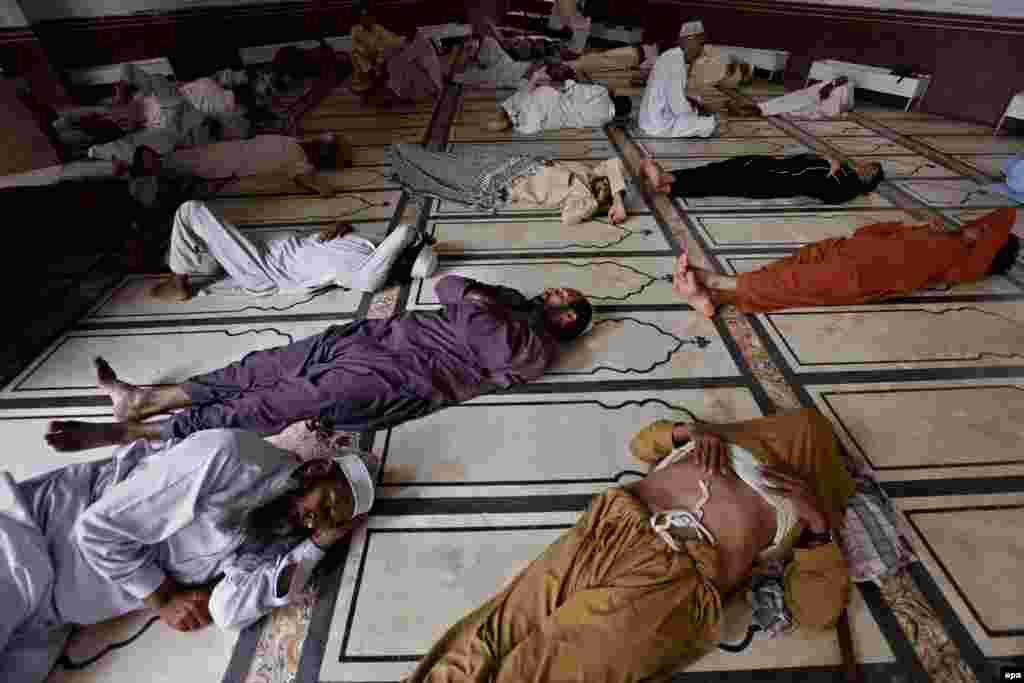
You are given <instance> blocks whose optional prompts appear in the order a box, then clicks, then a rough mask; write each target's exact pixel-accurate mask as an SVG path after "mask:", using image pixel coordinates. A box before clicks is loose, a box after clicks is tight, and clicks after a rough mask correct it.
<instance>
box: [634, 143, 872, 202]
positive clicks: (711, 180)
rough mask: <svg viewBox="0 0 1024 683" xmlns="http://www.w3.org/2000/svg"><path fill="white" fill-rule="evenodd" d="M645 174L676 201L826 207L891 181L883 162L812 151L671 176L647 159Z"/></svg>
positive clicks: (747, 158)
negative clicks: (810, 202) (789, 200)
mask: <svg viewBox="0 0 1024 683" xmlns="http://www.w3.org/2000/svg"><path fill="white" fill-rule="evenodd" d="M640 171H641V173H642V175H643V177H644V181H645V182H646V184H647V186H648V187H649V188H651V189H653V190H654V191H655V192H658V193H660V194H668V195H670V196H672V197H750V198H753V199H777V198H782V197H813V198H814V199H817V200H819V201H822V202H825V203H826V204H843V203H845V202H848V201H850V200H852V199H855V198H856V197H859V196H860V195H862V194H868V193H871V192H874V191H875V189H876V188H877V187H878V185H879V183H881V182H882V181H883V180H884V179H885V173H884V172H883V171H882V165H881V164H879V163H878V162H863V163H862V162H855V163H852V164H848V163H842V162H840V161H838V160H836V159H829V158H827V157H823V156H819V155H817V154H812V153H807V154H796V155H793V156H789V157H784V158H778V157H773V156H767V155H759V154H750V155H746V156H740V157H733V158H731V159H726V160H725V161H714V162H711V163H709V164H704V165H703V166H696V167H694V168H685V169H677V170H675V171H671V172H668V171H665V170H664V169H663V168H662V167H661V166H660V165H659V164H658V163H657V162H656V161H654V160H653V159H645V160H644V162H643V163H642V164H641V166H640Z"/></svg>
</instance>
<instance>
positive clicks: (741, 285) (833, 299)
mask: <svg viewBox="0 0 1024 683" xmlns="http://www.w3.org/2000/svg"><path fill="white" fill-rule="evenodd" d="M1015 218H1016V210H1015V209H1012V208H1005V209H998V210H996V211H993V212H992V213H989V214H987V215H985V216H982V217H981V218H979V219H977V220H975V221H972V222H970V223H968V224H966V225H965V226H964V228H969V227H973V228H977V229H979V230H980V231H981V233H982V234H981V237H980V239H979V240H978V241H977V242H976V243H974V244H973V245H968V244H966V243H965V242H964V241H963V240H962V239H961V237H960V235H959V234H957V233H948V234H936V233H935V232H934V231H932V230H931V229H930V228H929V226H926V225H918V226H912V225H904V224H903V223H875V224H872V225H866V226H864V227H863V228H860V229H859V230H857V232H855V233H854V234H853V236H852V237H849V238H837V239H827V240H823V241H821V242H815V243H813V244H808V245H807V246H805V247H803V248H802V249H800V250H799V251H797V252H796V253H794V254H792V255H791V256H788V257H787V258H784V259H782V260H780V261H776V262H774V263H771V264H769V265H767V266H765V267H764V268H761V269H759V270H755V271H753V272H750V273H741V274H740V275H738V276H737V278H736V282H737V288H736V290H735V291H727V290H714V296H715V299H716V301H718V302H719V303H723V304H730V303H731V304H735V305H736V306H738V307H739V308H740V310H742V311H744V312H745V313H760V312H764V311H774V310H778V309H780V308H792V307H796V306H839V305H844V304H857V303H863V302H865V301H870V300H873V299H878V298H881V297H886V296H893V295H897V294H906V293H908V292H912V291H913V290H915V289H920V288H921V287H924V286H925V285H927V284H928V283H929V282H951V283H959V282H971V281H974V280H980V279H981V278H983V277H985V275H986V273H987V272H988V269H989V267H990V266H991V264H992V259H993V258H994V257H995V255H996V253H997V252H998V251H999V249H1000V248H1001V247H1002V246H1003V244H1005V243H1006V240H1007V237H1008V236H1009V234H1010V228H1012V227H1013V223H1014V220H1015Z"/></svg>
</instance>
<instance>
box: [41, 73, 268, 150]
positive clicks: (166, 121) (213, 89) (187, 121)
mask: <svg viewBox="0 0 1024 683" xmlns="http://www.w3.org/2000/svg"><path fill="white" fill-rule="evenodd" d="M133 90H134V91H136V92H135V94H134V95H132V94H131V93H132V91H133ZM97 111H99V110H98V109H97V108H95V107H85V108H79V109H76V110H73V111H66V112H63V113H62V116H61V118H60V119H58V120H57V121H55V122H54V126H55V127H60V126H62V125H67V124H69V123H70V122H71V121H73V120H74V119H75V118H76V117H81V116H93V115H96V113H97ZM107 116H110V117H113V118H114V119H116V120H117V121H118V123H119V125H121V127H122V128H124V129H125V130H126V131H136V132H130V133H129V134H128V135H126V136H125V137H123V138H120V139H118V140H115V141H113V142H108V143H104V144H100V145H93V146H92V147H90V148H89V150H88V156H89V158H90V159H103V160H108V161H110V160H114V159H118V160H120V161H124V162H130V161H131V159H132V156H133V155H134V154H135V150H136V149H137V148H138V147H141V146H143V145H145V146H147V147H151V148H152V149H155V150H156V151H157V152H158V153H160V154H166V153H168V152H170V151H171V150H173V149H176V148H178V147H192V146H195V145H202V144H207V143H209V142H213V141H215V140H221V139H237V138H244V137H247V136H248V135H249V129H250V125H249V122H248V120H247V119H246V118H245V112H244V111H243V110H242V109H241V108H240V107H239V106H238V103H237V102H236V101H235V96H234V94H233V93H231V92H230V91H229V90H227V89H225V88H223V87H221V86H220V84H219V83H217V81H215V80H214V79H212V78H201V79H198V80H196V81H191V82H188V83H182V84H176V83H175V82H174V81H172V80H171V79H169V78H167V77H165V76H162V75H160V74H150V73H147V72H146V71H144V70H143V69H142V68H140V67H138V66H136V65H134V64H126V65H125V66H124V75H123V80H122V81H121V82H120V83H119V86H118V95H117V96H116V98H115V104H114V106H113V107H111V108H109V112H108V113H107Z"/></svg>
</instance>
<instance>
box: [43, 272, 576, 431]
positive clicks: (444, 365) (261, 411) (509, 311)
mask: <svg viewBox="0 0 1024 683" xmlns="http://www.w3.org/2000/svg"><path fill="white" fill-rule="evenodd" d="M435 289H436V292H437V297H438V300H439V301H440V303H441V304H442V307H441V309H439V310H437V311H413V312H407V313H402V314H399V315H396V316H392V317H390V318H385V319H379V320H359V321H356V322H353V323H349V324H347V325H335V326H332V327H329V328H328V329H327V330H326V331H324V332H322V333H321V334H319V335H316V336H313V337H309V338H307V339H303V340H300V341H297V342H295V343H293V344H289V345H287V346H281V347H278V348H274V349H268V350H265V351H255V352H253V353H250V354H248V355H246V356H245V357H244V358H242V360H240V361H237V362H235V363H232V364H231V365H228V366H227V367H224V368H222V369H220V370H215V371H213V372H210V373H207V374H205V375H198V376H196V377H192V378H191V379H189V380H188V381H187V382H185V383H183V384H178V385H174V386H169V387H137V386H134V385H131V384H128V383H126V382H123V381H121V380H119V379H118V378H117V376H116V375H115V374H114V371H113V370H112V369H111V368H110V366H109V365H107V363H106V362H105V361H104V360H103V359H100V358H98V359H96V367H97V374H98V383H99V387H100V389H101V390H103V391H105V392H106V393H107V394H108V395H109V396H110V398H111V400H112V401H113V404H114V405H113V413H114V417H115V418H116V419H117V420H118V421H117V422H112V423H88V422H78V421H54V422H51V423H50V427H49V431H48V433H47V434H46V441H47V443H49V444H50V445H51V446H53V447H54V448H56V449H57V450H61V451H76V450H83V449H87V448H96V447H100V446H108V445H113V444H120V443H131V442H133V441H135V440H136V439H152V440H156V439H170V438H183V437H185V436H187V435H189V434H191V433H193V432H197V431H199V430H202V429H212V428H233V429H245V430H250V431H255V432H259V433H260V434H264V435H270V434H276V433H277V432H279V431H281V430H282V429H284V428H285V427H287V426H288V425H289V424H291V423H293V422H297V421H299V420H306V419H311V418H315V419H320V420H323V421H324V422H325V423H327V424H329V425H330V426H332V427H333V428H334V429H338V430H343V431H375V430H378V429H385V428H388V427H391V426H394V425H396V424H399V423H401V422H405V421H406V420H411V419H415V418H418V417H423V416H424V415H427V414H429V413H432V412H434V411H435V410H439V409H441V408H444V407H446V406H450V405H453V404H455V403H459V402H462V401H466V400H468V399H471V398H473V397H475V396H479V395H480V394H483V393H487V392H489V391H493V390H495V389H498V388H507V387H511V386H513V385H516V384H522V383H524V382H529V381H531V380H534V379H537V378H538V377H540V376H541V375H542V374H544V371H545V370H546V369H547V368H548V366H550V365H551V363H552V362H553V361H554V360H555V358H556V356H557V355H558V348H559V342H564V341H569V340H571V339H573V338H575V337H577V336H578V335H579V334H580V333H582V332H583V331H584V330H585V329H586V327H587V325H588V324H589V322H590V318H591V308H590V304H589V303H588V302H587V300H586V298H584V296H583V295H582V294H581V293H580V292H578V291H576V290H574V289H546V290H544V292H543V293H542V294H541V295H540V296H538V297H536V298H534V299H532V300H528V299H526V298H525V297H524V296H523V295H522V294H520V293H519V292H517V291H516V290H514V289H510V288H507V287H501V286H493V285H486V284H483V283H480V282H477V281H475V280H471V279H469V278H464V277H460V276H458V275H448V276H446V277H444V278H442V279H441V280H439V281H438V282H437V284H436V287H435ZM176 409H182V410H180V411H179V412H177V413H175V414H174V415H172V416H171V417H169V418H167V419H165V420H161V421H150V422H142V420H143V419H145V418H146V417H149V416H151V415H157V414H160V413H168V412H171V411H173V410H176Z"/></svg>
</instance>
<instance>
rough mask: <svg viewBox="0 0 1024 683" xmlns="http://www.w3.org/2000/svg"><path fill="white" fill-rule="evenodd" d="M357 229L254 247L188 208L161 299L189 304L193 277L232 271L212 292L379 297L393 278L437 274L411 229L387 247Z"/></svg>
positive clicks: (199, 208) (181, 213)
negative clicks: (340, 291)
mask: <svg viewBox="0 0 1024 683" xmlns="http://www.w3.org/2000/svg"><path fill="white" fill-rule="evenodd" d="M352 230H353V227H352V225H351V224H349V223H341V224H338V225H335V226H332V227H329V228H324V229H323V230H321V231H320V234H318V235H309V236H305V237H303V236H299V235H297V234H294V233H290V234H287V235H284V236H282V235H281V234H275V235H274V237H273V239H269V240H265V241H253V240H251V239H249V238H248V237H246V235H245V234H244V233H242V232H241V231H240V230H239V229H238V228H236V227H235V226H233V225H232V224H231V223H228V222H227V221H225V220H224V219H222V218H221V217H219V216H218V215H217V214H215V213H214V212H213V211H212V210H211V209H210V208H209V207H208V206H207V205H206V204H204V203H203V202H197V201H189V202H185V203H184V204H182V205H181V207H180V208H179V209H178V211H177V213H176V214H175V215H174V225H173V227H172V228H171V246H170V249H169V251H168V254H167V263H168V265H169V266H170V267H171V272H173V273H175V275H174V277H173V278H171V279H170V280H169V281H167V282H165V283H161V284H159V285H157V286H156V288H155V289H154V294H155V296H156V297H157V298H159V299H163V300H169V301H187V300H188V299H190V298H192V296H193V295H194V294H195V291H194V289H193V286H192V282H191V279H190V276H193V275H201V276H216V275H221V274H224V273H227V279H224V280H220V281H218V282H215V283H214V284H213V285H211V286H209V287H207V288H206V289H205V290H204V291H212V292H222V291H226V292H229V293H230V292H233V291H237V290H241V292H243V293H246V294H252V295H255V296H270V295H272V294H279V293H280V294H288V293H295V292H300V293H308V292H312V291H316V290H318V289H323V288H325V287H331V286H339V287H347V288H349V289H354V290H356V291H360V292H375V291H377V290H378V289H380V288H381V287H383V286H384V283H385V282H387V280H388V277H389V276H391V277H392V278H393V279H395V278H397V281H399V282H408V281H409V280H411V279H412V278H424V277H430V276H431V275H433V274H434V271H435V270H437V256H436V255H435V254H434V251H433V249H432V248H431V247H430V245H429V244H427V242H426V241H425V240H424V239H421V235H420V233H419V231H418V230H416V228H415V227H413V226H411V225H399V226H398V227H397V228H395V229H394V231H392V233H391V234H390V235H388V237H387V238H386V239H385V240H384V241H383V242H382V243H381V244H380V245H379V246H378V245H375V244H374V243H373V242H371V241H370V240H368V239H366V238H365V237H361V236H359V235H355V234H352ZM414 243H416V244H415V246H414ZM411 248H415V249H416V250H417V253H416V254H415V255H412V254H410V255H409V257H410V258H408V259H407V260H408V269H407V272H404V273H398V272H392V266H394V265H395V264H396V262H397V261H398V260H399V257H401V256H403V254H404V253H405V252H406V251H407V250H408V249H411Z"/></svg>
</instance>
